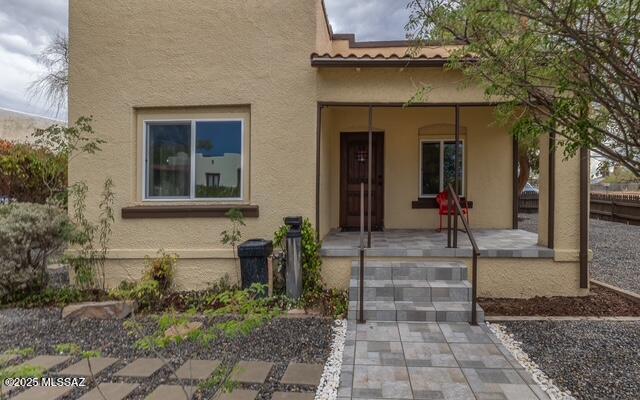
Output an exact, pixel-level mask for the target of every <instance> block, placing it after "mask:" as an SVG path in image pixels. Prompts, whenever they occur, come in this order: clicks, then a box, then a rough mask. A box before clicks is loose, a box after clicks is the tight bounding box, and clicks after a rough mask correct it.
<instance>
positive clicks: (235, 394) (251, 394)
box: [213, 389, 258, 400]
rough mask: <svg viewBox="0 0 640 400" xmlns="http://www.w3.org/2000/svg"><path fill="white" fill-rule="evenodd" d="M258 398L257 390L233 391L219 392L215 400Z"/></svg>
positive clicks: (252, 399) (250, 399)
mask: <svg viewBox="0 0 640 400" xmlns="http://www.w3.org/2000/svg"><path fill="white" fill-rule="evenodd" d="M257 396H258V391H257V390H246V389H233V390H232V391H231V392H228V393H226V392H218V393H216V395H215V397H214V398H213V399H214V400H254V399H255V398H256V397H257Z"/></svg>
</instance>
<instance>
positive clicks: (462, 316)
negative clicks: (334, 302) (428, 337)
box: [348, 301, 484, 322]
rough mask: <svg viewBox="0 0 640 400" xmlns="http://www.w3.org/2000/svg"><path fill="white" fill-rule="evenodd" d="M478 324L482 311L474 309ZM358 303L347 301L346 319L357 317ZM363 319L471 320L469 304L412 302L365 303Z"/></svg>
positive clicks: (411, 320)
mask: <svg viewBox="0 0 640 400" xmlns="http://www.w3.org/2000/svg"><path fill="white" fill-rule="evenodd" d="M476 310H477V317H478V321H479V322H483V321H484V311H483V310H482V308H481V307H480V306H477V307H476ZM357 313H358V302H357V301H349V312H348V318H349V319H350V320H355V319H357V317H358V314H357ZM364 318H365V320H367V321H410V322H468V321H470V320H471V303H470V302H468V301H463V302H434V303H428V302H413V301H365V302H364Z"/></svg>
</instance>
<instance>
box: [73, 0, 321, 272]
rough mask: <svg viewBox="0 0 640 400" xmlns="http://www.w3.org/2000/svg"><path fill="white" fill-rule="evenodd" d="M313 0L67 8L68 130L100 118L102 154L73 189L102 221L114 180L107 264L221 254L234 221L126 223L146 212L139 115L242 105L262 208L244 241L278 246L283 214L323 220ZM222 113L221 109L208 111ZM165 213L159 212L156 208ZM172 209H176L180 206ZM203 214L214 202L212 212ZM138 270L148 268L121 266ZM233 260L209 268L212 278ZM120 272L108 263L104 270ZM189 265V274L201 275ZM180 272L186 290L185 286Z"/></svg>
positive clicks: (85, 163) (82, 163)
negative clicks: (273, 241)
mask: <svg viewBox="0 0 640 400" xmlns="http://www.w3.org/2000/svg"><path fill="white" fill-rule="evenodd" d="M314 7H315V1H314V0H304V1H299V0H295V1H294V0H273V1H269V2H261V1H248V2H245V1H236V0H217V1H215V2H202V1H195V0H171V1H167V0H163V1H158V0H139V1H135V2H131V1H124V0H114V1H109V2H103V1H87V0H71V1H70V32H69V35H70V51H71V66H70V103H69V112H70V120H71V121H73V120H75V119H76V118H77V117H79V116H81V115H92V116H93V118H94V122H93V127H94V129H95V131H96V132H97V133H98V134H99V135H100V136H101V137H103V138H104V139H106V140H107V143H106V144H105V145H104V146H103V151H101V152H99V153H97V154H95V155H90V156H80V157H78V158H76V159H74V160H73V161H72V163H71V165H70V182H75V181H79V180H84V181H86V182H87V183H88V185H89V199H88V204H89V214H90V215H89V216H90V217H93V218H95V217H96V214H97V207H96V204H97V201H98V195H99V192H100V190H101V185H102V183H103V182H104V179H105V178H106V177H108V176H109V177H111V178H112V179H113V181H114V185H115V189H114V190H115V193H116V201H115V208H116V211H117V212H116V221H115V224H114V226H113V235H112V239H111V243H110V248H111V250H112V252H111V253H110V255H109V257H111V258H115V259H118V258H117V257H116V256H115V255H116V254H118V253H119V252H120V251H125V252H126V251H130V250H131V249H136V254H140V253H146V254H149V255H153V254H155V252H156V250H157V249H158V248H164V249H166V250H170V251H176V252H177V253H178V254H183V253H186V252H188V251H191V250H192V249H203V250H210V251H214V250H217V249H223V246H222V245H221V244H220V232H221V231H222V230H223V229H225V228H226V227H227V225H228V221H227V220H226V219H207V218H201V219H154V220H148V219H145V220H122V219H121V218H120V212H119V211H120V209H121V208H122V207H126V206H131V205H136V204H140V201H141V193H140V191H139V190H138V188H139V187H140V182H139V180H140V174H139V167H138V165H137V163H138V161H139V159H140V157H141V153H140V150H139V149H140V147H139V146H140V141H141V138H142V136H141V135H142V132H141V130H140V128H139V127H138V124H137V123H136V120H137V118H136V115H137V113H139V112H146V111H149V110H154V109H158V108H166V109H167V110H169V111H170V112H177V113H179V112H184V113H198V112H200V110H201V109H202V108H204V109H205V110H206V111H205V112H215V110H216V109H217V108H218V107H222V106H228V105H240V106H242V107H245V108H246V109H247V110H249V113H250V120H251V128H250V132H248V135H249V138H250V141H249V142H250V149H249V153H250V154H251V157H250V158H249V157H247V163H248V164H247V168H248V170H249V171H250V177H249V179H248V184H249V188H248V190H247V196H246V198H245V199H244V202H245V203H248V204H255V205H258V206H259V207H260V217H259V218H249V219H247V221H246V223H247V226H246V228H245V229H244V238H246V239H248V238H252V237H267V238H270V237H272V234H273V231H274V230H275V229H276V228H277V226H279V225H280V224H281V223H282V218H283V217H284V216H286V215H303V216H308V217H310V218H313V216H314V214H315V211H314V210H315V175H316V174H315V162H314V160H315V150H316V149H315V137H316V133H315V126H316V97H317V96H316V88H317V86H316V71H315V70H314V69H313V68H311V66H310V64H309V54H310V52H311V51H312V50H313V49H314V47H315V40H316V39H315V29H314V26H315V24H316V18H315V14H314V13H313V12H310V11H311V10H313V9H314ZM211 110H213V111H211ZM153 204H162V203H157V202H155V203H153ZM172 204H173V203H172ZM205 204H206V203H205ZM117 263H127V264H128V265H132V266H133V265H139V266H140V268H141V267H142V260H141V259H138V260H137V261H135V262H134V261H133V260H131V259H129V260H128V261H126V262H125V261H118V262H117ZM225 263H226V261H224V260H220V259H210V260H209V261H208V262H205V261H204V260H203V261H202V262H201V265H203V266H205V265H206V268H205V269H204V270H203V271H202V272H203V273H204V275H205V276H204V277H203V278H202V279H200V280H198V281H200V282H201V281H206V280H209V279H208V277H210V276H214V275H217V272H216V271H218V270H219V269H221V268H223V264H225ZM112 264H113V265H114V268H113V269H115V264H116V262H112V261H109V262H108V264H107V268H108V269H109V270H111V269H112V268H111V265H112ZM193 265H194V263H193V262H192V261H191V260H189V259H181V260H180V261H179V266H180V268H194V267H193ZM181 279H182V278H181V274H178V280H181Z"/></svg>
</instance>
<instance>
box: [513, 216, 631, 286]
mask: <svg viewBox="0 0 640 400" xmlns="http://www.w3.org/2000/svg"><path fill="white" fill-rule="evenodd" d="M518 220H519V227H520V229H524V230H527V231H530V232H537V231H538V230H537V229H538V214H520V215H519V218H518ZM589 239H590V240H589V241H590V243H589V245H590V247H591V249H592V250H593V262H592V264H591V277H592V278H593V279H597V280H599V281H602V282H605V283H608V284H611V285H615V286H618V287H621V288H623V289H626V290H630V291H632V292H635V293H640V279H639V278H638V277H639V276H640V226H634V225H626V224H621V223H619V222H610V221H603V220H598V219H591V225H590V238H589Z"/></svg>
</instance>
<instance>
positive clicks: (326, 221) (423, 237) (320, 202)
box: [316, 103, 551, 255]
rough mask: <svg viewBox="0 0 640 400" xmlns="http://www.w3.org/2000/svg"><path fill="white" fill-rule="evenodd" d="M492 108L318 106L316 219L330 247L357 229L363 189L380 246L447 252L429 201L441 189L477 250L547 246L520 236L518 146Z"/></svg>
mask: <svg viewBox="0 0 640 400" xmlns="http://www.w3.org/2000/svg"><path fill="white" fill-rule="evenodd" d="M494 107H495V106H494V105H491V104H480V103H478V104H419V105H412V106H410V107H405V106H404V105H403V104H357V103H347V104H345V103H321V104H319V109H318V122H319V124H318V127H319V129H318V149H319V150H318V160H317V161H318V163H317V165H318V171H317V174H318V177H317V199H316V202H317V208H316V210H317V215H316V221H317V226H318V231H319V234H320V238H325V242H326V243H327V246H329V247H327V248H336V246H334V244H335V245H338V244H339V242H341V241H346V242H350V238H351V237H352V235H350V234H348V233H349V231H354V230H358V229H359V227H360V222H361V221H360V212H361V207H360V201H361V195H362V191H364V207H363V209H364V210H363V211H364V224H365V230H367V231H368V232H367V233H368V234H373V233H376V232H382V233H385V234H376V235H374V236H375V237H377V238H378V247H390V246H391V247H394V248H411V247H413V249H414V250H419V249H422V250H428V249H438V248H442V247H445V246H441V245H442V244H445V245H446V235H445V234H444V233H436V232H435V230H436V229H438V228H441V227H442V223H443V222H445V221H444V220H446V217H445V218H442V216H441V215H439V212H438V211H439V210H438V204H437V201H436V197H437V195H438V194H439V193H441V192H442V191H444V190H445V188H446V187H447V185H448V184H452V185H453V186H454V187H457V188H458V190H457V191H458V193H459V195H460V197H461V198H462V199H463V202H464V203H465V204H466V205H467V207H468V213H469V220H470V225H471V229H472V230H473V231H474V233H476V232H477V235H479V236H482V237H483V240H482V243H483V245H484V247H486V248H487V249H491V250H510V249H511V250H512V249H515V248H522V249H526V250H533V249H535V250H536V251H537V250H538V248H544V247H545V243H543V241H541V240H539V238H538V235H536V234H533V233H529V232H524V231H517V228H518V220H517V216H518V209H517V207H518V166H517V161H518V144H517V142H516V141H515V140H514V139H513V138H512V136H511V135H510V134H509V132H508V129H507V128H505V127H503V126H500V125H498V124H497V123H496V121H495V116H494V113H493V111H494ZM369 182H371V184H369ZM544 195H546V193H542V194H541V196H544ZM541 225H544V226H546V224H544V223H543V224H541ZM369 232H371V233H369ZM462 236H465V235H464V234H463V235H460V237H461V238H462ZM509 237H511V239H509ZM490 242H493V244H491V243H490ZM413 243H416V244H417V243H420V245H418V246H414V245H413ZM461 244H462V245H464V239H463V240H462V241H461ZM538 245H540V246H538ZM371 247H372V248H373V247H376V246H375V245H373V244H372V246H371ZM543 253H544V254H546V255H549V254H550V253H551V252H543ZM446 254H449V253H446ZM529 254H532V253H529ZM443 255H445V254H443Z"/></svg>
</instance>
